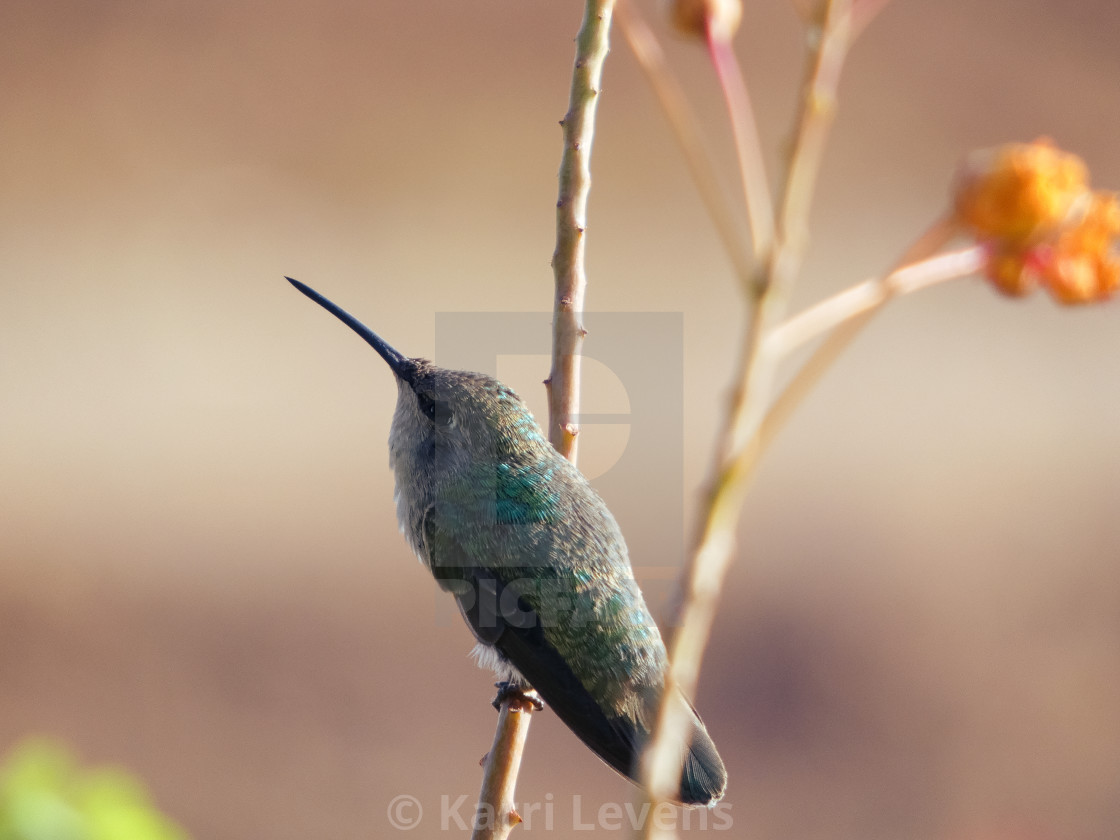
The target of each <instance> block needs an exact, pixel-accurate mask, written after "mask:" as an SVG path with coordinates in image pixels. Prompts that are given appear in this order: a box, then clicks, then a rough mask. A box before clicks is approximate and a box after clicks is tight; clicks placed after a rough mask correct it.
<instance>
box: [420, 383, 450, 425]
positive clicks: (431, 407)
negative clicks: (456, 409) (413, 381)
mask: <svg viewBox="0 0 1120 840" xmlns="http://www.w3.org/2000/svg"><path fill="white" fill-rule="evenodd" d="M416 401H417V402H418V403H419V404H420V411H421V412H423V414H424V416H425V417H427V418H428V419H429V420H431V421H432V422H433V423H435V424H436V425H437V426H450V425H451V421H452V419H453V418H452V415H451V406H449V405H448V404H447V403H446V402H445V401H444V400H437V399H436V398H435V397H434V396H433V395H432V394H431V393H429V392H427V391H421V392H419V393H418V394H417V395H416Z"/></svg>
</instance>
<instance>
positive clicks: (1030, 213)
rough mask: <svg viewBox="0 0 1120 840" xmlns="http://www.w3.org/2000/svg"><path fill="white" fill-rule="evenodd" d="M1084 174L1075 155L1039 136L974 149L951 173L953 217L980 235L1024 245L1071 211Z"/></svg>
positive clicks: (1084, 189)
mask: <svg viewBox="0 0 1120 840" xmlns="http://www.w3.org/2000/svg"><path fill="white" fill-rule="evenodd" d="M1086 178H1087V172H1086V169H1085V164H1084V163H1083V162H1082V161H1081V159H1080V158H1079V157H1077V156H1076V155H1071V154H1068V153H1066V152H1063V151H1061V150H1060V149H1057V148H1055V147H1054V145H1053V144H1052V143H1051V142H1050V141H1049V140H1045V139H1043V140H1036V141H1035V142H1034V143H1015V144H1009V145H1007V146H1001V147H999V148H997V149H987V150H984V151H979V152H974V153H973V154H971V155H969V156H968V157H967V158H966V159H965V161H964V164H963V165H962V166H961V170H960V173H959V175H958V177H957V186H956V195H955V206H956V212H957V217H958V218H959V220H960V221H961V222H962V223H963V224H964V225H965V226H966V227H968V228H971V229H972V231H973V233H974V234H976V236H977V237H978V238H980V239H997V240H1001V241H1003V242H1004V243H1006V244H1009V245H1010V244H1015V243H1018V244H1021V245H1025V244H1027V243H1029V242H1032V241H1034V240H1037V239H1038V238H1039V237H1043V236H1046V235H1047V234H1048V233H1050V232H1052V231H1053V230H1055V229H1056V228H1057V227H1058V226H1060V225H1061V224H1062V223H1063V222H1064V221H1065V220H1066V219H1067V218H1068V217H1069V216H1070V214H1071V213H1074V212H1076V210H1077V208H1078V205H1079V202H1080V201H1083V200H1084V198H1085V196H1086V194H1087V192H1088V187H1087V186H1086Z"/></svg>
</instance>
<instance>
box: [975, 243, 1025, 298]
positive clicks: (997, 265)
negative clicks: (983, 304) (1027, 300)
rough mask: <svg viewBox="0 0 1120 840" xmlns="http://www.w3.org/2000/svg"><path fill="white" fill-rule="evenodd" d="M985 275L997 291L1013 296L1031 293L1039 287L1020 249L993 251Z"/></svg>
mask: <svg viewBox="0 0 1120 840" xmlns="http://www.w3.org/2000/svg"><path fill="white" fill-rule="evenodd" d="M985 276H986V277H987V278H988V279H989V280H991V281H992V285H994V286H995V287H996V289H997V291H1000V292H1003V293H1004V294H1005V295H1009V296H1011V297H1022V296H1023V295H1029V294H1030V293H1031V292H1033V291H1034V290H1035V289H1036V288H1037V287H1038V279H1037V278H1036V277H1035V276H1034V275H1033V273H1032V272H1031V270H1030V267H1029V266H1028V265H1027V263H1026V259H1025V257H1024V255H1023V254H1022V253H1020V252H1018V251H1002V252H1001V251H993V252H992V254H991V256H990V257H989V258H988V267H987V269H986V271H985Z"/></svg>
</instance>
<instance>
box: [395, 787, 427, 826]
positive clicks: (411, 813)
mask: <svg viewBox="0 0 1120 840" xmlns="http://www.w3.org/2000/svg"><path fill="white" fill-rule="evenodd" d="M387 814H388V816H389V825H391V826H392V827H393V828H396V829H399V830H401V831H408V830H409V829H410V828H416V826H418V825H420V818H421V817H422V816H424V809H423V808H422V807H421V805H420V800H419V799H417V798H416V797H415V796H409V795H408V794H407V793H402V794H401V795H400V796H394V797H393V801H392V802H390V803H389V810H388V811H387Z"/></svg>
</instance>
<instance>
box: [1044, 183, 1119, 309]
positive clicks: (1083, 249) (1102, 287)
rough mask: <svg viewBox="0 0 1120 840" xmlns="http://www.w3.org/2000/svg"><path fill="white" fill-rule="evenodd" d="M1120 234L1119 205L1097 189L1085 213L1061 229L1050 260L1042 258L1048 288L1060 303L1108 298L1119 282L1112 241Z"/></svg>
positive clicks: (1088, 301)
mask: <svg viewBox="0 0 1120 840" xmlns="http://www.w3.org/2000/svg"><path fill="white" fill-rule="evenodd" d="M1117 236H1120V204H1118V203H1117V200H1116V196H1115V195H1113V194H1111V193H1104V192H1098V193H1095V194H1094V195H1093V197H1092V199H1091V202H1090V204H1089V207H1088V209H1087V210H1086V211H1085V214H1084V216H1083V217H1082V218H1081V219H1079V220H1078V221H1077V223H1076V224H1073V225H1070V226H1069V227H1068V228H1066V229H1064V230H1063V231H1061V233H1060V234H1059V235H1058V237H1057V239H1056V240H1055V242H1054V245H1053V247H1052V249H1051V250H1050V253H1049V255H1048V258H1047V259H1043V260H1041V261H1040V266H1041V274H1042V277H1043V280H1044V281H1045V282H1046V285H1047V288H1049V290H1050V293H1051V294H1052V295H1053V296H1054V298H1055V299H1056V300H1058V301H1060V302H1061V303H1093V302H1095V301H1098V300H1102V299H1104V298H1107V297H1109V296H1110V295H1111V294H1112V293H1113V292H1114V291H1116V288H1117V285H1118V283H1120V261H1118V260H1117V258H1116V257H1115V256H1114V255H1113V253H1112V241H1113V240H1114V239H1115V238H1116V237H1117Z"/></svg>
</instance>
